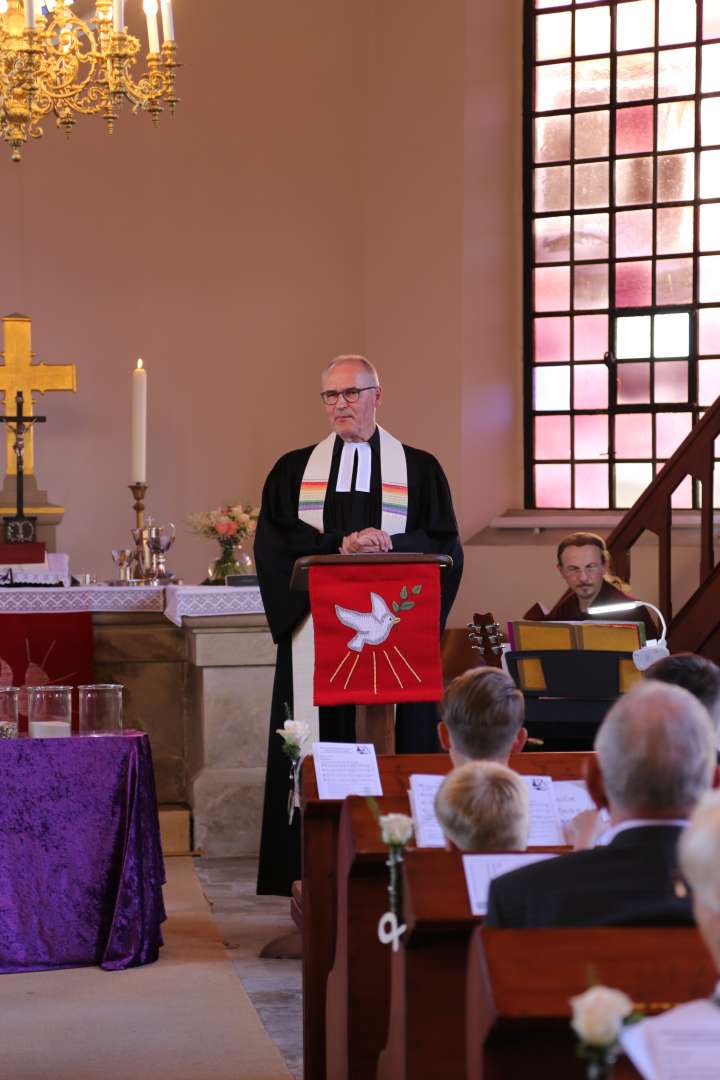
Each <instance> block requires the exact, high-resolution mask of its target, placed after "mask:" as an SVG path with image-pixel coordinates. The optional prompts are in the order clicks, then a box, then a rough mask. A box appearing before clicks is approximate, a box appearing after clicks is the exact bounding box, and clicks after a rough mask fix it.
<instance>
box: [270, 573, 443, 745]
mask: <svg viewBox="0 0 720 1080" xmlns="http://www.w3.org/2000/svg"><path fill="white" fill-rule="evenodd" d="M359 566H363V567H364V566H374V567H377V569H378V571H379V573H381V574H382V575H383V581H385V582H386V581H387V574H388V568H392V570H393V571H395V570H396V571H397V597H393V598H391V597H389V596H388V597H386V598H382V597H381V600H379V601H378V604H380V609H379V610H380V617H382V612H386V614H385V616H384V617H385V618H387V619H389V620H391V621H392V622H395V623H398V622H400V620H401V618H402V616H403V615H404V614H405V609H412V608H414V607H415V604H416V600H417V598H418V597H419V596H420V592H421V588H420V587H418V586H417V585H415V586H412V585H411V586H410V587H409V588H408V584H407V581H412V570H413V567H421V566H422V567H424V568H427V567H433V566H434V567H437V568H438V573H442V571H443V569H444V568H446V567H450V566H452V559H451V558H450V556H449V555H423V554H415V553H409V552H388V553H387V554H377V555H373V554H364V555H308V556H305V557H303V558H301V559H298V560H297V561H296V562H295V566H294V568H293V574H292V578H291V581H290V588H291V589H308V587H309V578H310V572H311V570H312V568H313V567H326V568H332V572H333V576H335V575H337V580H338V586H340V584H341V582H342V580H343V575H344V573H345V571H347V570H348V568H352V569H353V570H354V569H355V568H356V567H359ZM345 577H347V574H346V573H345ZM406 579H407V580H406ZM370 581H372V575H370ZM416 590H417V593H416V595H415V596H413V595H412V594H413V593H415V592H416ZM369 604H370V601H368V605H369ZM374 604H375V601H373V605H374ZM418 604H419V600H418ZM366 606H367V605H366ZM349 616H355V617H356V618H355V621H354V622H353V621H349V622H346V623H345V626H346V627H349V632H350V634H351V635H352V634H353V632H354V630H355V627H356V624H357V626H358V627H360V628H359V629H357V633H356V636H355V637H354V638H352V641H357V638H358V637H361V636H362V635H364V636H365V639H366V640H365V641H360V647H359V648H358V647H357V645H353V644H351V645H350V646H349V647H348V651H347V653H346V655H345V656H344V657H343V658H342V659H341V660H340V661H339V665H338V671H340V669H341V668H342V669H343V670H342V678H340V679H338V683H337V686H338V691H337V693H338V697H337V700H333V701H329V700H326V701H324V702H323V704H328V705H329V704H354V705H355V733H356V739H357V741H358V742H361V743H362V742H368V743H373V745H374V746H375V750H376V752H377V753H378V754H394V753H395V705H396V704H397V701H400V700H433V697H434V695H428V697H426V698H424V699H420V698H417V697H416V698H415V699H412V698H403V697H402V695H401V692H400V691H398V697H397V701H395V700H393V701H388V700H387V691H385V700H384V701H380V700H379V701H378V703H374V702H373V701H372V700H369V699H368V693H367V692H366V693H365V694H363V695H362V697H363V698H364V700H362V701H360V700H358V701H353V700H352V692H353V691H352V688H350V689H349V690H348V685H349V680H350V674H351V673H352V671H354V669H355V666H356V664H357V661H358V659H359V656H360V653H361V651H362V649H363V646H364V645H365V644H367V645H368V646H369V649H368V653H369V654H370V657H371V660H372V672H373V679H374V681H373V683H372V684H371V685H375V684H376V682H377V674H376V673H377V672H386V673H387V671H389V672H392V674H393V675H394V677H395V679H396V680H397V683H398V686H400V687H402V675H405V676H406V677H407V678H412V677H413V676H414V677H415V679H418V675H417V673H416V672H415V670H414V668H413V666H412V658H407V657H406V656H405V655H404V654H403V653H402V652H401V651H399V650H398V648H397V646H396V645H393V646H392V647H391V646H388V648H387V649H382V650H379V656H380V658H381V659H379V660H378V659H376V656H375V655H374V653H375V648H376V641H375V638H377V637H379V636H380V635H381V633H382V629H380V633H377V634H375V637H373V633H374V630H375V624H376V623H377V622H378V613H377V612H376V610H375V607H374V606H373V607H372V608H371V610H370V611H367V612H366V611H365V610H364V608H363V609H362V610H360V611H351V612H349ZM346 617H348V616H346ZM363 619H364V620H366V621H367V625H368V630H365V629H364V625H365V624H363V623H362V620H363ZM341 621H342V620H341ZM391 629H392V627H391ZM388 634H389V631H388ZM346 636H347V635H346ZM434 637H435V640H433V642H432V649H433V650H436V658H437V664H438V666H439V665H440V635H439V630H438V632H437V633H436V634H435V635H434ZM384 642H385V638H383V637H381V641H380V643H377V644H384ZM428 642H429V638H427V639H426V641H425V645H426V646H427V644H428ZM391 648H393V649H394V650H395V653H397V656H395V655H394V654H393V655H392V658H391V656H390V655H389V652H390V649H391ZM353 649H355V650H356V651H355V654H354V659H352V656H353V653H352V652H351V650H353ZM398 657H399V659H398ZM345 660H347V661H348V663H347V666H346V667H344V668H343V664H344V663H345ZM403 664H404V665H405V666H406V668H407V669H408V670H409V672H410V673H411V674H410V676H407V674H406V671H405V667H403ZM346 672H348V673H350V674H347V675H346ZM388 677H389V676H388ZM343 680H344V682H343ZM375 693H377V695H378V697H379V698H381V697H382V690H377V689H376V690H375ZM359 696H360V695H359ZM436 696H437V699H439V696H440V695H439V694H437V695H436ZM370 697H372V695H370Z"/></svg>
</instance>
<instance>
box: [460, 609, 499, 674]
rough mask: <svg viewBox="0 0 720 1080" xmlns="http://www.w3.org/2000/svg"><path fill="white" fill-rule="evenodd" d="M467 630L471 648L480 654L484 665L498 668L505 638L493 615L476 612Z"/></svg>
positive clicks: (487, 612)
mask: <svg viewBox="0 0 720 1080" xmlns="http://www.w3.org/2000/svg"><path fill="white" fill-rule="evenodd" d="M467 630H468V638H469V640H470V644H471V646H472V648H473V649H477V650H478V651H479V652H481V653H482V657H483V660H484V661H485V663H486V665H487V666H488V667H497V668H499V667H500V657H501V656H502V643H503V641H504V640H505V638H504V635H503V632H502V630H501V629H500V625H499V623H496V622H495V619H494V617H493V615H492V614H491V613H490V612H489V611H486V612H485V613H484V614H478V613H477V612H476V613H475V614H474V615H473V621H472V622H470V623H468V624H467Z"/></svg>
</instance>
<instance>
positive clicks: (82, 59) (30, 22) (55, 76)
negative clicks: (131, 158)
mask: <svg viewBox="0 0 720 1080" xmlns="http://www.w3.org/2000/svg"><path fill="white" fill-rule="evenodd" d="M72 3H73V0H0V132H1V133H2V137H3V139H4V140H5V142H7V143H9V144H10V148H11V152H12V159H13V161H19V160H20V151H21V149H22V147H23V146H24V144H25V143H26V142H27V140H28V139H38V138H40V136H41V135H42V133H43V132H42V128H41V123H42V121H43V120H44V119H45V117H46V116H48V114H49V113H53V114H54V115H55V119H56V122H57V126H58V127H59V128H60V129H61V130H62V131H64V132H65V134H66V135H69V134H70V132H71V131H72V129H73V126H74V124H75V123H76V116H77V115H80V116H95V115H98V114H99V115H101V116H102V117H103V118H104V120H105V122H106V123H107V127H108V131H109V132H112V130H113V125H114V123H115V120H116V119H117V117H118V115H119V110H120V106H121V105H122V102H123V100H126V101H128V102H129V103H130V105H131V107H132V111H133V112H135V113H136V112H138V111H143V112H148V113H150V116H151V118H152V120H153V122H154V123H157V122H158V120H159V119H160V113H161V112H162V111H163V108H164V107H165V106H167V107H169V109H170V112H171V113H172V112H173V111H174V108H175V105H176V103H177V101H178V99H177V98H176V97H175V68H176V67H177V66H178V65H177V63H176V60H175V55H176V46H175V31H174V27H173V14H172V0H160V8H161V15H162V30H163V43H162V47H161V45H160V40H159V30H158V18H157V16H158V0H143V9H144V11H145V17H146V20H147V34H148V52H147V57H146V61H147V67H146V69H145V70H144V71H140V72H138V73H137V74H136V73H135V67H136V62H137V59H138V53H139V52H140V47H141V46H140V41H139V39H138V38H136V37H133V35H132V34H128V33H127V30H126V28H125V19H124V15H125V0H95V4H94V10H92V11H91V14H90V15H89V17H87V18H86V19H82V18H80V17H79V15H76V14H75V13H74V12H73V10H72V7H71V5H72ZM86 6H87V5H86Z"/></svg>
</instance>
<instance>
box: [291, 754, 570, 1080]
mask: <svg viewBox="0 0 720 1080" xmlns="http://www.w3.org/2000/svg"><path fill="white" fill-rule="evenodd" d="M589 756H591V755H590V754H588V753H568V754H549V753H525V754H514V755H513V756H512V758H511V760H510V765H511V767H512V768H514V769H516V770H517V771H518V772H520V773H525V774H534V773H537V774H539V775H549V776H553V777H554V778H555V779H558V780H560V779H577V778H579V777H580V776H581V774H582V766H583V763H584V762H585V760H586V759H587V758H588V757H589ZM378 769H379V772H380V779H381V782H382V787H383V792H384V793H385V796H387V797H393V796H401V797H404V798H405V801H404V803H403V805H402V810H403V812H404V813H409V809H408V805H407V799H406V792H407V789H408V787H409V784H410V776H411V775H412V774H413V773H445V772H449V770H450V759H449V758H448V756H447V755H445V754H398V755H392V756H382V755H381V756H379V757H378ZM302 783H303V800H302V801H303V816H302V851H303V878H302V880H303V888H302V921H303V1040H304V1055H305V1060H304V1070H305V1071H304V1077H305V1080H325V1078H326V1077H328V1078H329V1080H330V1078H331V1080H335V1076H334V1074H332V1073H329V1072H328V1071H327V1068H326V1056H325V1027H326V983H327V980H328V976H329V974H330V971H331V969H332V967H333V963H334V961H335V952H336V932H337V929H336V928H337V888H338V875H337V867H338V862H337V845H338V827H339V821H340V812H341V809H342V803H341V802H339V801H334V800H327V801H324V800H319V799H318V796H317V780H316V776H315V769H314V763H313V760H312V758H306V759H305V762H304V765H303V780H302ZM363 806H364V802H363ZM359 813H360V815H361V820H362V817H363V813H364V812H363V811H362V810H361V811H359ZM373 844H374V845H376V847H377V852H376V862H377V865H378V866H379V867H382V865H383V864H384V857H383V858H381V856H383V852H384V849H383V848H382V847H381V846H380V844H379V841H378V840H377V828H376V827H374V837H373ZM380 873H381V875H382V874H384V873H385V871H384V870H383V869H381V871H380ZM384 884H386V882H385V881H384V877H383V885H382V887H384ZM383 895H384V896H385V897H386V894H385V893H383ZM386 907H387V904H385V905H384V906H383V907H382V908H381V911H380V913H382V911H384V910H386ZM356 932H357V928H356ZM342 963H343V961H342V957H341V963H340V965H339V967H338V976H337V980H336V982H337V981H338V980H340V981H341V985H342V980H343V979H344V976H343V975H341V974H340V971H341V968H342ZM387 985H388V984H387V980H386V981H385V983H384V984H383V987H385V986H387ZM382 992H385V990H384V989H383V990H381V993H382ZM342 1000H347V998H346V997H345V996H343V998H342ZM336 1022H337V1021H336ZM353 1022H355V1016H354V1014H353V1018H352V1019H351V1024H352V1023H353ZM357 1023H358V1024H361V1020H360V1016H359V1015H358V1017H357ZM343 1030H345V1027H344V1026H343ZM351 1034H352V1032H351ZM373 1037H374V1036H373Z"/></svg>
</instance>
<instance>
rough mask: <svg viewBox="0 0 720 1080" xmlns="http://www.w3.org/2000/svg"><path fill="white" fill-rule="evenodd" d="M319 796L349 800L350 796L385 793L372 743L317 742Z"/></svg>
mask: <svg viewBox="0 0 720 1080" xmlns="http://www.w3.org/2000/svg"><path fill="white" fill-rule="evenodd" d="M312 753H313V758H314V759H315V775H316V777H317V786H318V796H319V797H320V798H321V799H345V798H347V796H348V795H382V793H383V791H382V784H381V783H380V773H379V772H378V767H377V758H376V757H375V747H374V746H373V744H372V743H333V742H314V743H313V744H312Z"/></svg>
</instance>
